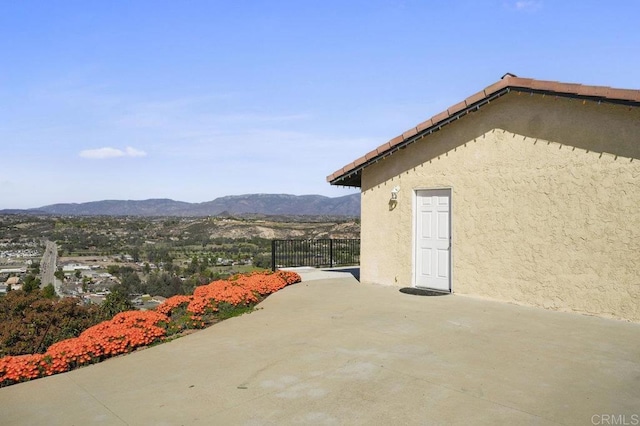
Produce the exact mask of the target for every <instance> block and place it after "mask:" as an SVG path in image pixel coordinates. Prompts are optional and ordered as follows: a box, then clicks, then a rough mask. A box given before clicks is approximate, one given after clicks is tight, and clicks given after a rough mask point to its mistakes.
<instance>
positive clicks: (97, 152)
mask: <svg viewBox="0 0 640 426" xmlns="http://www.w3.org/2000/svg"><path fill="white" fill-rule="evenodd" d="M146 155H147V153H146V152H144V151H141V150H139V149H135V148H132V147H130V146H128V147H126V148H125V149H124V150H121V149H117V148H111V147H109V146H107V147H104V148H96V149H85V150H83V151H80V157H83V158H89V159H91V160H104V159H108V158H118V157H144V156H146Z"/></svg>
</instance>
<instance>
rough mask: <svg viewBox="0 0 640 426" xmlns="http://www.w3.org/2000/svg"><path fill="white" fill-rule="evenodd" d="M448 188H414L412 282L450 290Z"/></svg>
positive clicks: (441, 289)
mask: <svg viewBox="0 0 640 426" xmlns="http://www.w3.org/2000/svg"><path fill="white" fill-rule="evenodd" d="M450 206H451V190H450V189H429V190H421V191H417V197H416V238H415V241H416V246H415V286H416V287H424V288H431V289H434V290H440V291H451V280H450V276H451V274H450V269H451V268H450V266H451V225H450V224H451V220H450V218H451V216H450V213H451V209H450Z"/></svg>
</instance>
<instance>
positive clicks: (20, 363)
mask: <svg viewBox="0 0 640 426" xmlns="http://www.w3.org/2000/svg"><path fill="white" fill-rule="evenodd" d="M297 282H300V276H299V275H298V274H296V273H295V272H286V271H278V272H275V273H265V272H261V273H252V274H249V275H237V276H234V277H231V278H230V279H228V280H220V281H214V282H212V283H210V284H207V285H204V286H200V287H197V288H196V289H195V290H194V292H193V295H190V296H173V297H171V298H169V299H167V300H166V301H165V302H164V303H163V304H161V305H160V306H158V308H157V309H156V311H128V312H122V313H119V314H117V315H116V316H114V317H113V318H112V319H111V320H109V321H104V322H102V323H100V324H97V325H95V326H93V327H90V328H88V329H86V330H85V331H83V332H82V334H80V336H78V337H76V338H73V339H67V340H63V341H60V342H58V343H54V344H53V345H51V346H50V347H49V348H48V349H47V351H46V352H45V353H44V354H33V355H20V356H6V357H4V358H0V387H2V386H8V385H12V384H14V383H19V382H23V381H27V380H31V379H35V378H38V377H44V376H50V375H52V374H57V373H63V372H65V371H69V370H71V369H73V368H76V367H79V366H82V365H86V364H91V363H95V362H99V361H101V360H103V359H106V358H109V357H112V356H115V355H120V354H124V353H128V352H131V351H132V350H134V349H135V348H137V347H141V346H147V345H150V344H152V343H155V342H158V341H161V340H163V339H164V338H165V337H166V336H167V335H169V334H173V333H175V332H177V331H180V330H184V329H186V328H202V327H204V326H205V325H206V324H208V323H212V322H214V320H215V319H216V314H217V313H218V312H219V310H221V308H224V309H228V308H229V307H232V308H238V309H241V311H242V309H244V310H246V309H247V308H250V307H252V306H253V305H255V304H256V303H258V302H259V301H260V300H262V299H263V298H264V297H266V296H268V295H269V294H271V293H275V292H276V291H278V290H280V289H281V288H283V287H285V286H287V285H289V284H293V283H297Z"/></svg>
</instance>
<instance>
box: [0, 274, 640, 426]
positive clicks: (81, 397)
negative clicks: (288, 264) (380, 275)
mask: <svg viewBox="0 0 640 426" xmlns="http://www.w3.org/2000/svg"><path fill="white" fill-rule="evenodd" d="M301 275H302V276H303V278H304V281H303V282H302V283H299V284H296V285H293V286H290V287H288V288H285V289H284V290H282V291H280V292H278V293H277V294H275V295H272V296H270V297H269V298H268V299H267V300H265V301H264V302H263V303H262V304H261V305H260V306H259V309H258V310H256V311H255V312H252V313H251V314H247V315H244V316H241V317H237V318H232V319H230V320H227V321H224V322H222V323H220V324H217V325H215V326H213V327H210V328H208V329H206V330H202V331H200V332H197V333H194V334H191V335H189V336H185V337H182V338H180V339H177V340H174V341H172V342H169V343H166V344H163V345H159V346H156V347H152V348H149V349H145V350H141V351H137V352H135V353H132V354H129V355H126V356H122V357H118V358H114V359H111V360H108V361H106V362H103V363H101V364H97V365H93V366H89V367H85V368H81V369H79V370H76V371H72V372H69V373H65V374H60V375H57V376H52V377H48V378H44V379H38V380H35V381H32V382H27V383H22V384H18V385H14V386H10V387H7V388H2V389H0V424H3V425H14V424H16V425H19V424H24V425H89V424H91V425H93V424H105V425H123V424H126V425H191V424H203V425H209V424H249V425H261V424H271V425H280V424H335V425H339V424H363V425H364V424H367V425H371V424H487V425H495V424H536V425H546V424H549V425H551V424H554V425H557V424H567V425H569V424H582V425H585V424H586V425H590V424H613V423H605V422H603V419H605V417H603V415H609V416H610V415H615V416H618V417H616V419H623V418H624V419H625V420H626V421H627V423H626V424H633V423H631V422H632V420H633V419H634V418H635V419H638V420H640V417H639V416H640V344H639V343H638V342H640V325H639V324H633V323H625V322H619V321H613V320H607V319H601V318H595V317H588V316H583V315H577V314H568V313H558V312H551V311H545V310H542V309H535V308H527V307H522V306H515V305H510V304H503V303H495V302H489V301H485V300H479V299H474V298H470V297H464V296H456V295H449V296H440V297H421V296H412V295H407V294H403V293H400V292H399V291H398V288H393V287H382V286H368V285H362V284H359V283H358V282H357V281H356V280H355V279H354V278H353V276H352V275H351V274H349V273H348V272H328V271H324V272H323V271H311V270H301ZM633 416H635V417H633ZM618 424H620V423H618ZM636 424H637V423H636Z"/></svg>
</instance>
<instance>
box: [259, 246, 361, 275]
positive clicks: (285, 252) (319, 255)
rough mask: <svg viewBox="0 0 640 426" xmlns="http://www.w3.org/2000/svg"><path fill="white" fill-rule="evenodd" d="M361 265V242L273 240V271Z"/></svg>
mask: <svg viewBox="0 0 640 426" xmlns="http://www.w3.org/2000/svg"><path fill="white" fill-rule="evenodd" d="M359 264H360V240H355V239H322V240H272V241H271V269H273V270H274V271H275V270H276V269H277V268H283V267H287V266H314V267H330V268H333V267H334V266H351V265H359Z"/></svg>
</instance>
